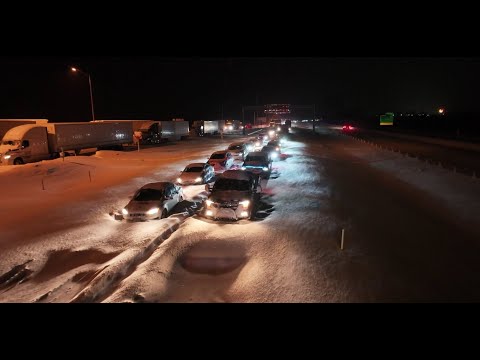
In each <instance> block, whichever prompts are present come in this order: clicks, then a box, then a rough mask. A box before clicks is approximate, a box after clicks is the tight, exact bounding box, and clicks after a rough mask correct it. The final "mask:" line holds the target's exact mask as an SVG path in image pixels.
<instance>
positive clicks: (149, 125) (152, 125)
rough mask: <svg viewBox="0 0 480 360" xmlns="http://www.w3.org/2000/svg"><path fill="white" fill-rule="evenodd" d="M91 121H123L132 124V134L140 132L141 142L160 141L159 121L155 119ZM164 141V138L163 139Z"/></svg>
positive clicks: (104, 121) (154, 142)
mask: <svg viewBox="0 0 480 360" xmlns="http://www.w3.org/2000/svg"><path fill="white" fill-rule="evenodd" d="M92 122H102V123H115V122H125V123H129V124H131V126H132V134H136V133H140V134H141V139H140V143H142V144H158V143H160V142H162V129H161V122H160V121H155V120H95V121H92ZM163 141H166V140H163ZM135 142H136V141H135Z"/></svg>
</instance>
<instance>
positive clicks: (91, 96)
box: [88, 74, 95, 121]
mask: <svg viewBox="0 0 480 360" xmlns="http://www.w3.org/2000/svg"><path fill="white" fill-rule="evenodd" d="M88 85H89V86H90V104H91V105H92V121H95V111H94V110H93V92H92V78H91V77H90V74H88Z"/></svg>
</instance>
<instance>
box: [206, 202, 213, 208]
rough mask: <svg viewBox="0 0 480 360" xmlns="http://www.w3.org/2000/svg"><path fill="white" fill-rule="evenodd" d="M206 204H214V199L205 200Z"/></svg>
mask: <svg viewBox="0 0 480 360" xmlns="http://www.w3.org/2000/svg"><path fill="white" fill-rule="evenodd" d="M205 204H207V207H210V206H212V204H213V201H212V200H205Z"/></svg>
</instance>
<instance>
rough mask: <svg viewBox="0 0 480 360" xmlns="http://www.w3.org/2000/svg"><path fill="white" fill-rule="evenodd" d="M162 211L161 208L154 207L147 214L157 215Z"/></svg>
mask: <svg viewBox="0 0 480 360" xmlns="http://www.w3.org/2000/svg"><path fill="white" fill-rule="evenodd" d="M159 211H160V209H159V208H153V209H150V210H148V211H147V215H155V214H157V213H158V212H159Z"/></svg>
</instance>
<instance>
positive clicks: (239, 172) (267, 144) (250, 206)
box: [113, 128, 288, 221]
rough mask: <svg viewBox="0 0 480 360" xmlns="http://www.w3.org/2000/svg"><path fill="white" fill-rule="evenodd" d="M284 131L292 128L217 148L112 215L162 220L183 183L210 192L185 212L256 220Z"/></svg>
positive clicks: (177, 198) (176, 202)
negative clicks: (265, 182)
mask: <svg viewBox="0 0 480 360" xmlns="http://www.w3.org/2000/svg"><path fill="white" fill-rule="evenodd" d="M285 133H288V128H286V129H285V128H283V129H282V128H278V129H269V130H268V131H264V130H262V131H260V132H259V134H258V135H256V136H255V137H253V138H250V139H248V140H247V141H244V142H240V141H239V142H234V143H232V144H230V145H229V146H228V148H227V149H225V150H222V151H216V152H214V153H213V154H212V155H211V156H210V158H209V159H208V160H207V162H206V163H200V162H199V163H192V164H189V165H187V166H186V167H185V169H184V170H183V171H182V172H181V174H180V176H179V177H178V178H177V179H176V180H175V181H173V182H170V181H165V182H155V183H150V184H146V185H144V186H142V187H141V188H140V189H138V190H137V191H136V192H135V194H134V195H133V197H132V198H131V200H130V202H129V203H128V204H127V205H126V206H125V207H124V208H123V209H122V210H121V211H119V212H118V213H116V214H113V215H114V218H115V219H116V220H127V221H148V220H155V219H164V218H166V217H168V216H169V214H171V213H172V210H174V209H175V208H177V206H178V205H179V204H181V203H182V202H183V201H184V200H185V194H184V189H183V187H184V186H190V185H205V191H206V194H207V195H206V196H196V197H195V199H193V205H191V206H189V207H187V208H185V211H184V213H187V212H188V214H189V215H193V214H195V213H198V214H199V215H201V216H204V217H205V218H207V219H212V220H227V221H237V220H241V219H254V218H255V208H256V203H257V201H258V199H259V197H260V196H261V192H262V186H261V179H269V178H270V175H271V174H272V163H273V162H274V161H276V160H280V158H281V154H282V152H281V147H282V145H283V143H284V141H285ZM200 195H201V194H200ZM195 200H200V201H195ZM199 205H200V206H199Z"/></svg>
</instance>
